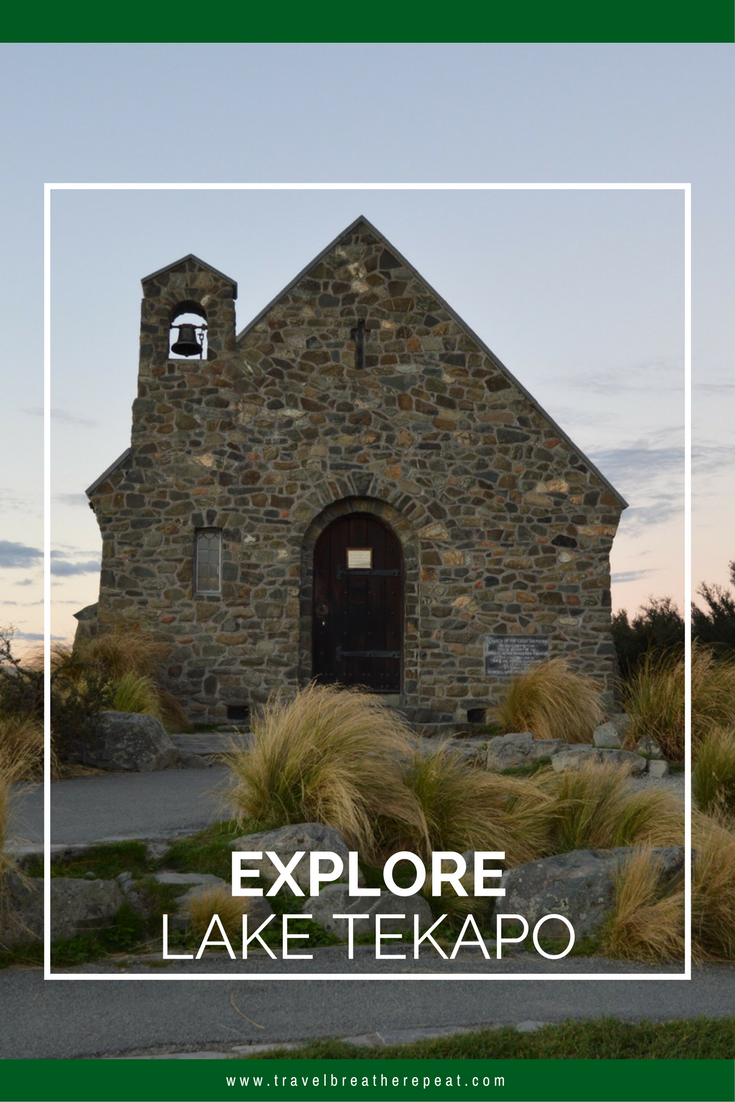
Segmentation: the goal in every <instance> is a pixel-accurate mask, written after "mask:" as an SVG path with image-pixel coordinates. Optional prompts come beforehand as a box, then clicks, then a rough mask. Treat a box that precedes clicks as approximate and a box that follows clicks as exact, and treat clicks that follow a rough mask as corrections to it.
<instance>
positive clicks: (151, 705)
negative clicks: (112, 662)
mask: <svg viewBox="0 0 735 1102" xmlns="http://www.w3.org/2000/svg"><path fill="white" fill-rule="evenodd" d="M112 706H113V708H114V710H115V711H116V712H137V713H141V714H144V715H149V716H155V717H156V719H161V718H162V714H163V712H162V708H161V700H160V697H159V695H158V686H157V685H156V683H155V681H154V680H153V678H152V677H149V676H148V675H147V674H136V673H132V672H128V673H124V674H123V675H122V677H121V678H120V680H119V681H118V683H117V685H116V687H115V697H114V699H113V702H112Z"/></svg>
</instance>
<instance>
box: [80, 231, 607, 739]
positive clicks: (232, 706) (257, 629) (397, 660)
mask: <svg viewBox="0 0 735 1102" xmlns="http://www.w3.org/2000/svg"><path fill="white" fill-rule="evenodd" d="M142 283H143V302H142V319H141V337H140V366H139V373H138V397H137V398H136V399H135V402H134V404H133V426H132V439H131V446H130V448H129V449H128V450H127V451H125V452H124V454H123V455H122V456H120V458H119V459H118V460H117V461H116V462H115V463H114V464H113V465H112V466H111V467H109V468H108V470H106V471H105V472H104V474H102V475H101V476H100V477H99V478H98V479H97V480H96V482H94V483H93V484H92V486H90V487H89V489H88V490H87V494H88V496H89V500H90V505H91V507H92V509H93V510H94V512H95V515H96V517H97V520H98V522H99V526H100V530H101V533H102V539H103V557H102V574H101V581H100V595H99V602H98V604H97V605H93V606H90V608H89V609H85V610H83V611H82V612H81V613H79V614H78V616H79V618H80V629H81V630H86V631H93V632H98V631H105V630H106V629H107V628H109V627H110V626H111V625H112V624H113V623H115V622H117V621H119V620H120V619H125V618H127V619H130V620H134V621H137V622H138V623H140V624H142V625H144V626H147V627H149V628H151V629H153V630H154V631H155V632H156V633H157V634H158V635H159V636H160V637H162V638H164V639H165V640H166V641H168V642H169V643H170V645H171V648H172V651H171V658H170V661H169V664H168V669H167V672H166V682H165V687H166V688H167V689H168V690H169V691H170V692H172V693H173V694H174V695H175V696H176V697H177V698H178V699H179V700H180V701H181V703H182V704H183V705H184V706H185V708H186V709H187V711H188V713H189V715H190V716H191V718H192V719H194V720H197V719H198V720H200V721H208V722H218V721H220V720H227V719H228V718H229V719H231V720H238V719H244V718H246V716H247V714H248V709H249V708H250V707H251V706H253V705H259V704H262V703H263V702H264V701H265V700H266V699H267V698H268V696H269V694H270V693H272V692H273V691H274V690H278V689H286V690H294V689H295V688H296V686H298V685H305V684H307V683H308V682H309V681H311V680H312V679H316V680H317V681H320V682H325V683H340V684H343V685H350V686H357V685H360V686H366V687H367V688H369V689H371V690H373V691H374V692H377V693H381V694H386V695H387V699H388V700H389V701H390V702H392V703H395V704H396V705H398V706H401V707H402V708H403V709H404V710H405V711H406V713H407V714H408V715H409V716H410V717H411V718H413V719H414V720H415V721H417V722H426V723H442V722H445V723H466V722H468V721H470V722H472V721H476V720H478V719H481V717H482V714H483V709H484V708H485V707H486V706H487V705H488V703H490V702H491V701H492V700H493V699H494V696H495V695H496V693H497V690H498V688H499V687H500V686H502V685H503V684H505V683H507V680H508V678H509V677H510V676H512V674H513V673H515V672H518V671H520V670H522V669H524V668H526V667H527V666H528V665H529V664H530V663H532V662H533V661H538V660H539V659H542V658H544V657H547V656H550V657H553V656H556V655H559V656H564V657H566V658H568V659H569V661H570V662H571V663H572V665H573V666H574V667H575V668H577V669H578V670H580V671H583V672H586V673H590V674H593V675H595V676H597V677H599V678H600V679H602V680H603V681H605V682H606V683H607V685H608V687H609V686H610V684H611V680H612V677H613V674H614V665H615V656H614V648H613V644H612V638H611V630H610V629H611V625H610V562H609V555H610V548H611V545H612V540H613V537H614V535H615V531H616V528H617V525H618V522H619V519H620V514H621V512H622V510H623V509H624V508H625V504H626V503H625V501H624V500H623V498H622V497H621V496H620V494H619V493H618V492H617V491H616V490H615V489H614V487H613V486H612V485H611V484H610V483H609V482H608V480H607V479H606V478H605V477H604V475H603V474H601V473H600V471H598V470H597V469H596V467H595V466H594V465H593V464H592V463H591V462H590V461H589V459H587V458H586V457H585V456H584V455H583V454H582V453H581V452H580V450H579V448H577V447H576V446H575V445H574V443H573V442H572V441H571V440H570V439H569V437H568V436H567V435H566V434H565V433H564V431H563V430H562V429H561V428H559V426H558V425H556V424H555V423H554V421H553V420H552V419H551V418H550V417H549V415H548V414H547V413H545V412H544V410H543V409H542V408H541V407H540V406H539V404H538V403H537V402H536V401H535V400H534V398H533V397H532V396H531V395H530V394H529V393H528V391H526V390H525V389H524V387H523V386H522V384H521V383H520V382H518V381H517V380H516V379H515V378H514V377H513V375H511V374H510V372H509V371H508V370H507V368H505V367H504V366H503V364H502V363H501V362H500V361H499V360H498V359H497V357H496V356H494V355H493V353H492V352H491V351H490V349H489V348H488V347H487V346H486V345H485V344H484V343H483V341H482V340H481V339H480V338H479V337H478V336H476V335H475V334H474V333H473V332H472V331H471V330H470V329H469V328H468V327H467V326H466V325H465V324H464V323H463V321H462V320H461V318H460V317H459V316H458V315H457V314H456V313H455V312H454V310H453V309H452V307H451V306H449V305H448V304H447V303H446V302H445V301H444V300H443V299H442V298H441V296H440V295H439V294H438V293H437V292H436V291H434V290H433V288H432V287H430V286H429V285H428V284H427V282H426V281H425V280H424V279H423V278H422V276H421V275H420V274H419V273H418V272H417V271H416V269H415V268H413V267H412V265H411V263H410V262H409V261H408V260H406V259H404V258H403V257H402V256H401V254H400V253H399V252H398V250H397V249H396V248H394V247H393V245H392V244H390V242H388V241H387V240H386V239H385V238H384V237H383V235H382V234H381V233H380V232H379V231H378V230H377V229H376V228H375V227H374V226H372V225H371V224H370V223H369V222H368V221H367V220H366V219H365V218H358V219H357V220H356V221H355V222H353V224H352V225H351V226H349V227H348V228H347V229H346V230H345V231H344V232H343V233H341V234H340V235H339V236H338V237H337V238H336V239H335V240H334V241H333V242H332V243H331V244H330V245H328V246H327V247H326V248H325V249H324V251H323V252H322V253H320V255H319V256H317V257H316V258H315V259H314V260H313V261H312V262H311V263H310V264H308V265H307V267H306V268H304V270H303V271H302V272H301V273H300V274H299V275H297V276H296V278H295V279H294V280H293V281H292V282H291V283H290V284H289V285H288V286H287V287H286V288H285V289H284V290H283V291H282V292H281V293H280V294H279V295H278V296H277V297H276V298H275V299H274V300H273V302H271V303H270V305H268V306H267V307H266V308H265V309H264V310H263V311H262V312H261V313H260V314H258V316H257V317H255V318H254V319H253V320H252V321H251V322H250V323H249V324H248V325H247V326H246V327H245V328H244V329H243V330H242V331H241V332H240V333H239V334H238V333H236V326H235V299H236V297H237V284H236V283H235V282H234V280H232V279H231V278H230V277H229V276H226V275H224V274H223V273H222V272H220V271H218V270H217V269H216V268H213V267H212V266H211V265H210V264H208V263H206V262H205V261H203V260H200V259H198V258H197V257H196V256H193V255H189V256H186V257H183V258H182V259H181V260H177V261H176V262H174V263H173V264H169V265H168V266H167V267H165V268H161V269H160V270H159V271H157V272H154V273H153V274H152V275H149V276H146V277H145V278H144V279H143V281H142Z"/></svg>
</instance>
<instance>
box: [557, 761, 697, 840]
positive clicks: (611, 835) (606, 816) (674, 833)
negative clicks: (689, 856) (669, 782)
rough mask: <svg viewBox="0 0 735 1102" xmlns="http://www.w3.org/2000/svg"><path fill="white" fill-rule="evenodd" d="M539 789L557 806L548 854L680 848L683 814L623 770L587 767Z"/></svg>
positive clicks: (667, 796)
mask: <svg viewBox="0 0 735 1102" xmlns="http://www.w3.org/2000/svg"><path fill="white" fill-rule="evenodd" d="M538 784H539V785H540V786H541V787H542V788H543V789H544V790H545V791H546V792H547V793H549V794H550V795H551V796H552V797H553V799H554V803H555V807H554V810H553V820H552V826H551V836H550V849H549V853H565V852H567V851H569V850H574V849H612V848H614V847H615V846H666V845H682V844H683V841H684V811H683V808H682V807H681V805H680V803H679V800H678V799H677V797H676V795H675V794H674V793H672V792H670V791H669V790H668V789H665V788H636V787H635V786H634V785H633V784H632V782H631V781H630V779H629V778H628V775H627V770H626V768H625V766H624V765H618V764H615V763H610V764H609V765H608V764H597V763H589V764H585V765H583V766H582V767H581V768H579V769H570V770H567V771H566V772H564V773H560V774H553V773H550V774H547V775H546V776H544V777H542V778H540V779H539V781H538Z"/></svg>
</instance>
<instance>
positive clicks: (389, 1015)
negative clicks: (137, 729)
mask: <svg viewBox="0 0 735 1102" xmlns="http://www.w3.org/2000/svg"><path fill="white" fill-rule="evenodd" d="M189 963H190V962H189ZM97 967H98V966H95V968H97ZM90 970H91V969H90ZM115 971H116V972H117V974H118V976H119V969H116V970H115ZM232 971H233V978H232V979H231V980H229V979H226V980H200V981H196V980H189V981H183V982H182V981H178V982H177V981H175V980H165V979H162V980H155V981H143V980H132V981H131V980H124V979H120V978H116V979H110V980H109V981H107V980H94V981H86V982H85V981H84V980H73V981H63V980H59V979H56V980H50V981H48V982H44V980H43V978H42V975H41V973H40V971H38V970H36V969H32V970H31V969H20V968H9V969H6V970H5V971H3V972H0V1005H2V1007H3V1028H2V1029H1V1030H0V1058H11V1057H14V1058H20V1057H24V1058H34V1059H52V1058H75V1057H76V1058H79V1057H93V1056H101V1055H114V1054H123V1053H126V1054H132V1053H146V1054H149V1055H152V1054H155V1053H164V1052H166V1053H171V1052H184V1051H187V1050H188V1051H190V1052H197V1053H199V1054H201V1053H202V1052H204V1053H206V1054H211V1053H214V1054H218V1053H221V1052H225V1051H229V1052H232V1051H233V1050H234V1049H235V1048H236V1047H237V1046H241V1045H248V1046H250V1045H263V1044H265V1045H273V1044H275V1043H277V1042H294V1041H302V1040H305V1039H310V1038H315V1037H325V1036H337V1037H345V1038H347V1037H361V1039H362V1040H363V1043H364V1042H365V1041H366V1040H367V1041H368V1042H369V1041H370V1040H371V1037H370V1035H373V1034H378V1035H379V1037H378V1038H375V1037H373V1038H372V1040H373V1043H378V1044H379V1043H380V1038H381V1037H382V1039H383V1040H384V1041H385V1042H386V1043H391V1042H392V1041H397V1042H400V1041H403V1040H408V1039H410V1038H411V1034H412V1033H413V1032H414V1031H417V1030H418V1031H422V1033H423V1034H424V1035H426V1033H427V1032H437V1031H442V1032H443V1031H447V1030H448V1031H451V1032H454V1031H457V1030H459V1029H461V1028H462V1027H467V1026H482V1025H497V1024H508V1025H511V1024H515V1025H522V1026H523V1023H529V1022H530V1023H533V1022H558V1021H563V1020H564V1019H567V1018H573V1019H579V1020H581V1019H586V1018H597V1017H601V1016H602V1015H610V1016H613V1017H618V1018H621V1019H623V1020H625V1021H641V1020H646V1019H648V1020H652V1021H665V1020H667V1019H671V1018H693V1017H698V1016H700V1015H706V1016H709V1017H728V1016H730V1015H732V1014H733V1011H734V1008H735V966H732V965H708V966H707V967H705V968H703V969H701V970H698V971H697V972H696V974H695V978H694V979H693V980H692V981H691V982H686V981H678V980H668V981H664V980H624V981H615V980H566V981H561V980H548V981H546V980H544V981H534V980H527V981H518V980H496V981H477V982H468V981H434V980H428V981H423V982H416V981H410V980H395V981H394V980H391V981H384V982H371V981H370V980H345V981H339V982H337V981H324V980H322V981H319V980H301V981H298V982H287V981H269V982H263V981H261V982H258V981H248V980H239V979H238V978H236V973H237V968H236V967H234V968H233V969H232ZM523 1027H524V1028H527V1027H528V1026H527V1025H526V1026H523ZM365 1035H367V1037H366V1036H365Z"/></svg>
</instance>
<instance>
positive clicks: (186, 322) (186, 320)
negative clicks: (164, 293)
mask: <svg viewBox="0 0 735 1102" xmlns="http://www.w3.org/2000/svg"><path fill="white" fill-rule="evenodd" d="M168 347H169V352H168V355H169V359H171V360H185V359H191V357H192V356H196V357H197V359H200V360H201V359H206V356H207V314H206V311H205V310H204V307H203V306H200V305H199V303H198V302H180V303H179V304H178V305H177V306H175V307H174V309H173V310H172V311H171V321H170V323H169V341H168Z"/></svg>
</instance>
